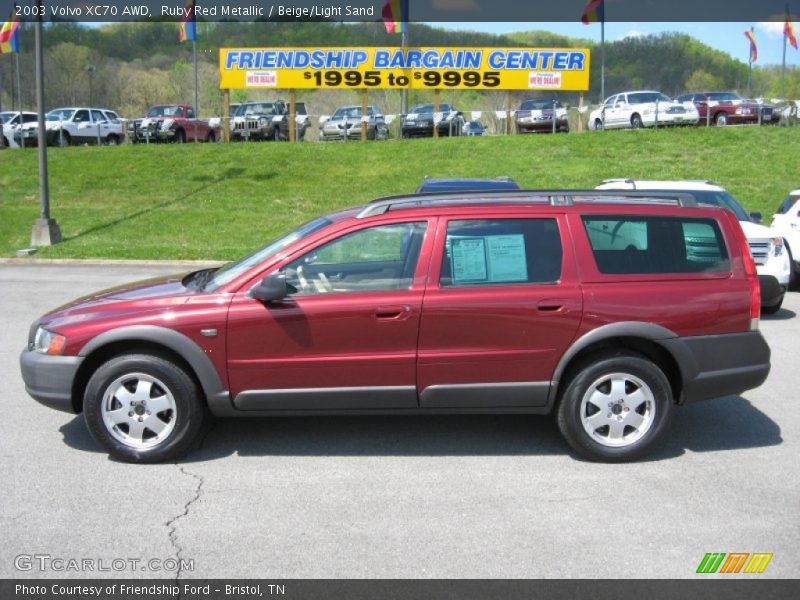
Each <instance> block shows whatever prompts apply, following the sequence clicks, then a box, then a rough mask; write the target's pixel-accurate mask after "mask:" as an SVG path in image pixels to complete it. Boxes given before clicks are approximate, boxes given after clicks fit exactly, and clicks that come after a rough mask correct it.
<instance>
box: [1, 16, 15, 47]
mask: <svg viewBox="0 0 800 600" xmlns="http://www.w3.org/2000/svg"><path fill="white" fill-rule="evenodd" d="M14 12H15V11H14V10H13V9H12V10H11V18H10V19H9V20H8V21H6V22H5V23H3V26H2V27H0V54H11V53H13V52H19V21H17V19H16V17H15V16H14Z"/></svg>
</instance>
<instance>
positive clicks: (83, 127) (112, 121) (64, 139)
mask: <svg viewBox="0 0 800 600" xmlns="http://www.w3.org/2000/svg"><path fill="white" fill-rule="evenodd" d="M45 127H46V128H47V144H48V145H52V146H70V145H72V144H98V143H99V144H108V145H109V146H116V145H117V144H119V143H121V142H122V141H123V139H124V134H123V131H122V121H121V120H120V118H119V115H117V113H115V112H114V111H113V110H108V109H106V108H56V109H55V110H51V111H50V112H49V113H47V115H45Z"/></svg>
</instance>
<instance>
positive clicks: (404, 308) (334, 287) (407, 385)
mask: <svg viewBox="0 0 800 600" xmlns="http://www.w3.org/2000/svg"><path fill="white" fill-rule="evenodd" d="M434 222H435V220H427V219H415V220H397V219H394V220H382V221H381V222H379V223H374V224H369V225H362V224H359V226H358V227H357V228H355V229H350V230H348V231H347V232H345V233H341V234H338V235H336V236H335V237H333V238H332V239H325V240H324V241H321V242H320V243H318V244H317V245H316V246H315V247H312V248H310V249H306V250H302V251H300V252H299V253H295V254H294V255H291V256H289V257H287V259H286V260H285V261H284V262H283V263H282V264H281V265H280V266H279V267H277V269H272V271H273V272H275V271H279V272H281V273H284V274H285V275H286V278H287V282H288V283H289V284H290V286H292V289H293V290H295V291H294V292H293V293H292V294H290V295H289V296H288V297H287V298H286V299H285V300H284V301H282V302H275V303H271V304H264V303H261V302H259V301H256V300H253V299H251V298H248V296H247V291H248V289H249V288H250V287H252V285H254V284H256V283H257V282H258V281H260V278H257V279H256V280H255V281H252V282H250V283H248V284H247V285H246V286H245V288H244V289H242V290H241V291H240V292H239V293H237V294H236V295H235V297H234V299H233V301H232V304H231V308H230V313H229V320H228V329H227V331H228V340H227V345H228V376H229V383H230V389H231V392H232V396H233V398H234V400H233V402H234V405H235V406H236V408H237V409H240V410H307V409H317V410H328V409H331V410H334V409H337V410H338V409H387V408H416V407H417V406H418V402H417V393H416V352H417V336H418V331H419V318H420V313H421V308H422V297H423V293H424V289H425V271H426V269H427V267H428V263H429V258H430V247H431V243H432V242H431V238H432V234H430V233H428V232H429V230H431V229H432V228H433V224H434Z"/></svg>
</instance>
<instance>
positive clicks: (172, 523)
mask: <svg viewBox="0 0 800 600" xmlns="http://www.w3.org/2000/svg"><path fill="white" fill-rule="evenodd" d="M216 426H217V420H216V419H215V420H213V421H212V422H211V424H210V426H209V427H208V428H207V429H206V432H205V434H204V435H203V437H202V438H201V439H200V443H199V444H198V445H197V448H196V449H195V451H196V452H199V451H200V450H202V449H203V445H204V444H205V443H206V439H208V437H209V436H210V435H211V433H212V432H213V431H214V429H215V428H216ZM175 466H176V467H178V470H179V471H180V472H181V473H183V474H184V475H188V476H189V477H193V478H194V479H195V480H196V481H197V487H196V488H195V490H194V497H192V498H190V499H189V500H188V501H187V502H186V503H185V504H184V505H183V512H182V513H180V514H177V515H175V516H174V517H172V518H171V519H170V520H169V521H167V522H166V523H165V524H164V525H165V526H166V527H167V529H168V530H169V534H168V535H169V543H170V545H171V546H172V548H173V550H174V552H175V559H176V560H177V563H178V564H177V567H178V568H177V571H176V572H175V583H178V581H180V578H181V574H182V573H183V564H182V562H181V560H182V558H183V546H181V545H180V544H179V543H178V521H180V520H181V519H183V518H185V517H188V516H189V510H190V509H191V507H192V505H193V504H194V503H195V502H197V501H198V500H200V496H201V495H202V494H203V484H204V483H205V478H204V477H203V476H202V475H198V474H196V473H191V472H190V471H187V470H186V469H184V468H183V465H179V464H178V463H177V462H176V463H175ZM181 596H182V593H181V592H180V589H179V591H178V600H180V598H181Z"/></svg>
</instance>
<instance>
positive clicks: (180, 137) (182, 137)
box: [175, 129, 186, 144]
mask: <svg viewBox="0 0 800 600" xmlns="http://www.w3.org/2000/svg"><path fill="white" fill-rule="evenodd" d="M175 143H176V144H185V143H186V132H185V131H184V130H183V129H178V131H176V132H175Z"/></svg>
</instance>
